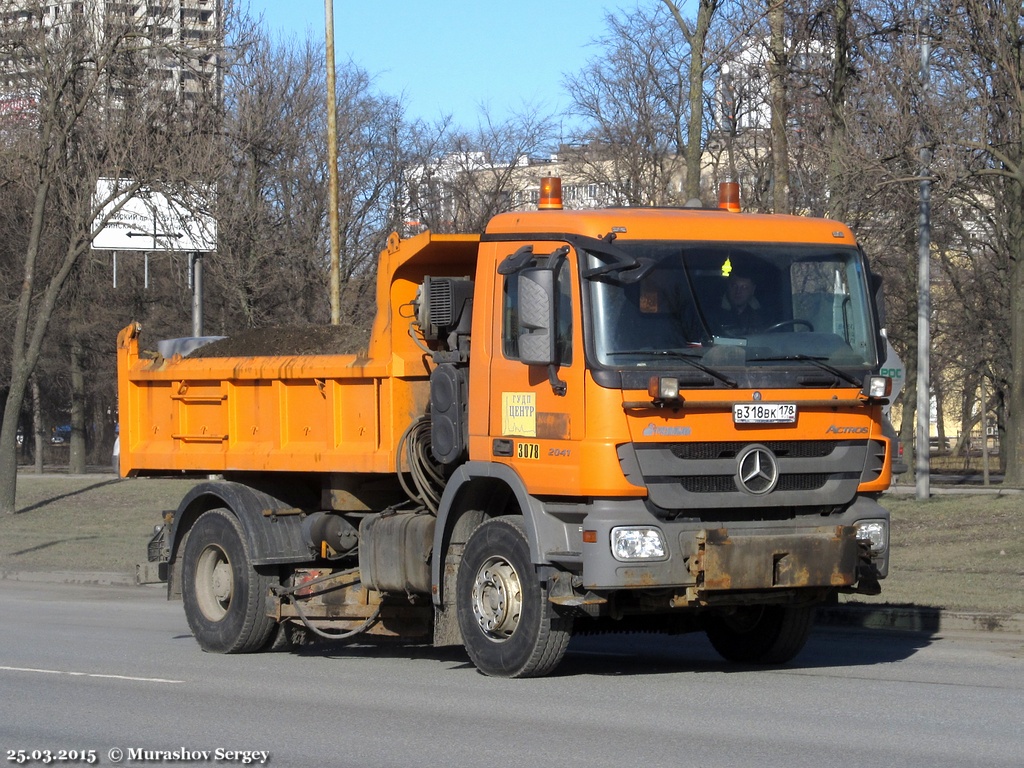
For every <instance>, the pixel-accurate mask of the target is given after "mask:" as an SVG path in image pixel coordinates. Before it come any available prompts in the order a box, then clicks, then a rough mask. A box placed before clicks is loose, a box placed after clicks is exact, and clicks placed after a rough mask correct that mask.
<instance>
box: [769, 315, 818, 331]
mask: <svg viewBox="0 0 1024 768" xmlns="http://www.w3.org/2000/svg"><path fill="white" fill-rule="evenodd" d="M798 325H803V326H805V327H806V328H807V330H808V331H810V332H811V333H813V332H814V326H813V325H811V323H810V321H808V320H801V319H800V318H799V317H794V318H793V319H792V320H783V321H781V322H778V323H775V324H774V325H769V326H768V327H767V328H765V329H764V332H765V333H775V332H776V331H781V330H782V329H783V328H796V327H797V326H798Z"/></svg>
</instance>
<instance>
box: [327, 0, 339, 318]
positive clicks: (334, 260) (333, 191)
mask: <svg viewBox="0 0 1024 768" xmlns="http://www.w3.org/2000/svg"><path fill="white" fill-rule="evenodd" d="M324 16H325V17H326V21H325V27H326V38H327V164H328V169H327V171H328V179H329V181H328V185H327V218H328V221H329V222H330V225H331V325H340V324H341V264H340V262H341V257H340V255H339V250H338V237H339V229H340V228H339V226H338V105H337V96H336V94H335V85H334V0H324Z"/></svg>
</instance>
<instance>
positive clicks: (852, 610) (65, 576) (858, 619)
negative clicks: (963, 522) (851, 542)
mask: <svg viewBox="0 0 1024 768" xmlns="http://www.w3.org/2000/svg"><path fill="white" fill-rule="evenodd" d="M0 580H2V581H17V582H34V583H37V584H71V585H75V586H94V587H135V586H152V584H140V583H139V581H138V576H137V575H136V574H130V573H121V572H116V571H79V572H76V571H0ZM161 585H162V582H161V583H159V584H158V586H161ZM815 625H816V626H818V627H830V628H837V629H867V630H885V631H895V632H925V633H929V634H936V633H939V632H1000V633H1006V634H1018V635H1024V614H1019V613H1018V614H999V613H977V612H972V611H948V610H943V609H942V608H930V607H927V606H917V605H877V606H875V605H864V604H859V603H847V604H845V605H829V606H822V607H820V608H818V610H817V612H816V613H815Z"/></svg>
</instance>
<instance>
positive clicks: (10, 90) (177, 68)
mask: <svg viewBox="0 0 1024 768" xmlns="http://www.w3.org/2000/svg"><path fill="white" fill-rule="evenodd" d="M126 29H131V31H132V34H133V35H135V36H136V38H135V39H136V40H137V41H138V42H137V44H135V45H132V46H126V48H130V49H131V52H130V53H124V54H122V55H121V56H120V58H119V60H118V63H117V66H114V67H111V68H110V75H109V78H108V89H109V94H110V102H109V103H110V104H111V105H112V106H122V107H124V106H129V105H130V103H131V101H130V98H129V97H130V91H131V90H132V89H133V88H136V89H137V88H138V87H139V85H138V84H140V83H145V84H146V87H149V88H151V87H153V86H154V85H156V86H158V87H159V88H160V89H162V90H164V91H165V92H169V93H173V94H175V95H176V97H177V98H178V99H180V100H182V101H185V102H189V101H197V100H198V99H199V97H200V96H204V95H205V96H207V97H209V95H210V94H211V93H212V94H213V95H214V97H215V98H217V99H218V100H219V97H220V93H221V82H220V78H221V75H220V67H219V66H218V64H219V55H220V54H219V51H220V49H221V46H222V42H223V37H224V9H223V0H156V1H155V2H144V1H143V0H0V120H2V121H4V122H7V123H10V122H11V121H19V120H20V121H24V120H29V119H31V118H32V113H33V111H34V109H35V107H36V106H37V105H38V94H39V86H38V81H39V75H38V72H39V67H40V66H42V62H41V58H40V55H39V50H38V44H36V45H35V46H33V45H29V44H23V41H26V40H28V39H30V38H31V36H32V35H33V33H38V32H42V33H43V34H44V35H45V38H46V39H47V40H53V39H58V38H59V37H60V36H62V35H67V36H72V37H74V36H77V37H79V38H81V37H82V36H86V35H94V36H95V39H98V40H102V39H103V36H104V35H107V34H123V33H124V32H125V30H126ZM37 39H38V38H37Z"/></svg>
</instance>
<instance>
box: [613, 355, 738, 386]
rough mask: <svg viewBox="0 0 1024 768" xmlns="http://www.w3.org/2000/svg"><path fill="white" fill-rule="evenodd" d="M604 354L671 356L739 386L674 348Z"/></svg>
mask: <svg viewBox="0 0 1024 768" xmlns="http://www.w3.org/2000/svg"><path fill="white" fill-rule="evenodd" d="M606 354H607V355H608V356H609V357H614V356H615V355H653V356H657V357H671V358H672V359H673V360H682V361H683V362H684V363H686V364H687V365H690V366H692V367H694V368H696V369H697V370H698V371H703V372H704V373H706V374H707V375H708V376H712V377H714V378H716V379H718V380H719V381H720V382H722V383H723V384H725V385H726V386H729V387H732V388H733V389H735V388H736V387H738V386H739V384H737V383H736V381H735V380H734V379H730V378H729V377H728V376H726V375H725V374H724V373H721V372H719V371H716V370H715V369H714V368H711V367H709V366H707V365H704V363H701V362H698V361H697V360H694V359H693V355H688V354H686V353H685V352H679V351H677V350H674V349H617V350H615V351H614V352H608V353H606Z"/></svg>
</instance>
